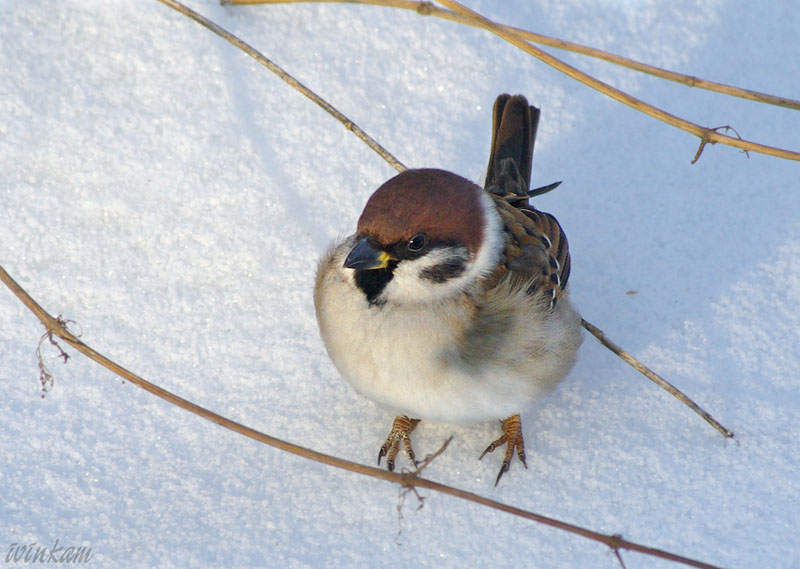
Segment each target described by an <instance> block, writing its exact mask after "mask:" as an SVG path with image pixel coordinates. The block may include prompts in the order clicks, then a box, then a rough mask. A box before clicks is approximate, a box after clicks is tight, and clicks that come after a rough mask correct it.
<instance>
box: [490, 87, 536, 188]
mask: <svg viewBox="0 0 800 569" xmlns="http://www.w3.org/2000/svg"><path fill="white" fill-rule="evenodd" d="M538 126H539V109H537V108H536V107H534V106H531V105H529V104H528V100H527V99H526V98H525V97H523V96H522V95H514V96H511V95H505V94H504V95H500V96H499V97H497V100H496V101H495V103H494V111H493V121H492V151H491V154H490V156H489V167H488V169H487V172H486V183H485V188H486V189H487V191H492V193H498V191H497V190H499V191H500V192H501V193H504V194H508V193H512V194H515V195H518V196H521V197H522V196H525V197H527V191H528V188H529V187H530V183H531V171H532V166H533V145H534V142H535V141H536V129H537V127H538ZM512 163H513V165H512ZM515 178H516V179H515ZM490 188H496V189H494V190H490Z"/></svg>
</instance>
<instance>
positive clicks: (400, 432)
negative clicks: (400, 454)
mask: <svg viewBox="0 0 800 569" xmlns="http://www.w3.org/2000/svg"><path fill="white" fill-rule="evenodd" d="M417 423H419V419H409V418H408V416H406V415H400V416H398V417H395V418H394V422H393V423H392V431H391V432H390V433H389V436H388V437H386V442H385V443H383V446H382V447H381V450H380V452H379V453H378V464H380V463H381V459H382V458H383V457H384V456H385V457H386V468H388V469H389V470H394V458H395V457H396V456H397V451H398V450H399V448H400V442H402V443H403V448H404V449H405V451H406V454H407V455H408V458H410V459H411V462H413V463H414V464H416V463H417V461H416V460H415V458H414V450H413V449H412V448H411V439H410V438H408V434H409V433H410V432H411V431H413V430H414V427H416V426H417Z"/></svg>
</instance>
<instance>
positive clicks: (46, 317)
mask: <svg viewBox="0 0 800 569" xmlns="http://www.w3.org/2000/svg"><path fill="white" fill-rule="evenodd" d="M0 281H2V282H3V283H4V284H5V285H6V286H7V287H8V288H9V289H10V290H11V292H13V293H14V295H15V296H16V297H17V298H18V299H19V300H20V301H21V302H22V303H23V304H24V305H25V306H26V307H27V308H28V309H29V310H30V311H31V312H33V314H34V315H36V317H37V318H38V319H39V320H40V321H41V323H42V324H43V325H44V327H45V334H47V335H48V336H52V335H55V336H57V337H59V338H61V339H62V340H64V342H66V343H67V344H69V345H70V346H72V347H73V348H74V349H76V350H77V351H79V352H80V353H82V354H83V355H85V356H86V357H87V358H89V359H91V360H92V361H94V362H97V363H98V364H100V365H101V366H103V367H105V368H106V369H108V370H110V371H112V372H114V373H115V374H116V375H118V376H120V377H122V378H123V379H125V380H127V381H129V382H130V383H132V384H134V385H136V386H137V387H140V388H142V389H144V390H145V391H147V392H149V393H152V394H153V395H155V396H156V397H159V398H161V399H163V400H164V401H167V402H169V403H172V404H173V405H175V406H177V407H180V408H181V409H184V410H186V411H189V412H190V413H194V414H195V415H198V416H200V417H202V418H204V419H206V420H208V421H211V422H213V423H216V424H218V425H220V426H221V427H224V428H226V429H229V430H231V431H233V432H235V433H239V434H240V435H244V436H246V437H248V438H251V439H253V440H256V441H259V442H261V443H264V444H266V445H268V446H271V447H275V448H277V449H280V450H283V451H286V452H289V453H291V454H294V455H297V456H301V457H303V458H307V459H310V460H314V461H316V462H321V463H323V464H327V465H329V466H333V467H335V468H340V469H342V470H347V471H349V472H355V473H357V474H363V475H365V476H371V477H373V478H379V479H381V480H385V481H387V482H393V483H396V484H400V485H401V486H403V487H405V488H427V489H429V490H434V491H436V492H441V493H442V494H447V495H449V496H453V497H455V498H460V499H462V500H466V501H468V502H473V503H475V504H480V505H482V506H486V507H489V508H493V509H495V510H500V511H502V512H506V513H508V514H512V515H515V516H519V517H521V518H524V519H527V520H531V521H534V522H537V523H540V524H544V525H546V526H549V527H552V528H556V529H559V530H562V531H565V532H568V533H572V534H575V535H579V536H581V537H583V538H586V539H589V540H592V541H596V542H599V543H602V544H605V545H606V546H608V547H609V548H611V550H612V551H614V552H619V550H623V549H624V550H629V551H637V552H639V553H644V554H646V555H650V556H653V557H659V558H661V559H667V560H669V561H674V562H676V563H683V564H684V565H688V566H690V567H698V568H700V569H720V568H719V567H717V566H715V565H710V564H708V563H703V562H702V561H697V560H695V559H691V558H688V557H684V556H682V555H676V554H674V553H670V552H669V551H664V550H661V549H656V548H653V547H648V546H646V545H641V544H639V543H635V542H632V541H628V540H626V539H623V538H622V537H621V536H619V535H606V534H603V533H599V532H596V531H592V530H589V529H586V528H583V527H580V526H576V525H573V524H570V523H567V522H563V521H561V520H557V519H555V518H550V517H548V516H543V515H541V514H536V513H534V512H530V511H528V510H523V509H522V508H517V507H514V506H510V505H508V504H503V503H502V502H498V501H496V500H491V499H489V498H485V497H483V496H480V495H478V494H473V493H472V492H467V491H465V490H460V489H458V488H454V487H452V486H447V485H446V484H441V483H439V482H436V481H434V480H429V479H427V478H420V477H419V476H418V472H420V471H421V468H424V467H425V466H427V465H428V464H429V462H430V460H427V461H423V465H422V466H421V468H420V470H418V471H417V472H405V473H396V472H389V471H388V470H383V469H381V468H375V467H373V466H365V465H363V464H358V463H356V462H351V461H349V460H344V459H342V458H338V457H335V456H331V455H328V454H324V453H321V452H317V451H314V450H311V449H308V448H305V447H302V446H300V445H296V444H294V443H290V442H288V441H284V440H282V439H278V438H276V437H273V436H270V435H268V434H266V433H262V432H260V431H257V430H255V429H252V428H250V427H248V426H246V425H242V424H241V423H237V422H236V421H232V420H231V419H228V418H227V417H223V416H222V415H218V414H217V413H214V412H213V411H210V410H208V409H206V408H205V407H201V406H200V405H197V404H196V403H192V402H191V401H189V400H188V399H184V398H183V397H180V396H178V395H175V394H174V393H171V392H169V391H167V390H166V389H164V388H162V387H159V386H158V385H155V384H154V383H150V382H149V381H147V380H146V379H144V378H143V377H141V376H139V375H136V374H135V373H133V372H132V371H129V370H127V369H125V368H124V367H122V366H120V365H119V364H117V363H116V362H114V361H113V360H111V359H109V358H108V357H106V356H104V355H103V354H101V353H100V352H98V351H96V350H95V349H94V348H92V347H90V346H89V345H87V344H85V343H84V342H82V341H81V340H80V339H79V338H78V337H76V336H75V335H74V334H73V333H72V332H70V331H69V330H68V329H67V327H66V326H65V321H64V320H62V319H61V318H60V317H59V318H53V316H51V315H50V314H49V313H48V312H47V311H46V310H45V309H44V308H42V307H41V305H40V304H39V303H38V302H36V301H35V300H34V299H33V298H32V297H31V296H30V295H29V294H28V293H27V292H26V291H25V290H24V289H23V288H22V287H21V286H20V285H19V284H18V283H17V282H16V281H15V280H14V279H13V278H12V277H11V275H9V274H8V273H7V272H6V270H5V269H4V268H3V267H2V266H0ZM445 446H446V445H445ZM442 450H443V448H442V449H440V452H441V451H442ZM438 454H439V453H436V455H434V457H435V456H437V455H438ZM432 458H433V457H432ZM432 458H431V460H432Z"/></svg>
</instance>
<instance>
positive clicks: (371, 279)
mask: <svg viewBox="0 0 800 569" xmlns="http://www.w3.org/2000/svg"><path fill="white" fill-rule="evenodd" d="M396 267H397V261H389V264H388V265H387V266H386V268H385V269H371V270H361V269H359V270H356V271H355V273H354V275H353V278H354V279H355V281H356V286H357V287H358V288H360V289H361V291H362V292H363V293H364V294H365V295H366V297H367V302H369V303H370V305H372V306H380V305H381V304H383V303H385V302H386V301H385V300H379V299H378V297H379V296H380V294H381V293H382V292H383V289H385V288H386V285H387V284H389V281H391V280H392V278H393V277H394V269H395V268H396Z"/></svg>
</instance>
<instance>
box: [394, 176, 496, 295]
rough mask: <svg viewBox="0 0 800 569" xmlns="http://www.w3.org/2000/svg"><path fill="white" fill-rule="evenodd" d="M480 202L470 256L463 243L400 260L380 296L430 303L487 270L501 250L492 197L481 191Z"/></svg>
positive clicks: (462, 288)
mask: <svg viewBox="0 0 800 569" xmlns="http://www.w3.org/2000/svg"><path fill="white" fill-rule="evenodd" d="M481 200H482V201H483V205H484V209H483V211H484V231H483V240H482V245H481V247H480V248H479V249H478V251H477V253H476V254H474V255H473V256H472V257H470V255H469V252H468V251H467V249H466V248H465V247H463V246H458V247H440V248H436V249H433V250H432V251H431V252H430V253H428V254H427V255H425V256H423V257H420V258H419V259H415V260H413V261H409V260H406V261H402V262H400V263H399V264H398V265H397V268H396V269H395V271H394V278H392V280H391V282H389V284H388V285H387V286H386V289H385V290H384V291H383V293H382V295H381V296H382V298H384V299H386V300H388V301H391V302H398V303H403V304H414V303H420V302H430V301H436V300H441V299H444V298H447V297H450V296H452V295H454V294H457V293H460V292H464V291H466V290H468V289H469V288H470V287H472V286H473V285H474V284H475V283H476V282H478V280H479V279H480V278H481V277H483V276H485V275H487V274H489V273H491V272H492V271H493V270H494V268H495V267H496V265H497V260H498V258H499V256H500V254H501V252H502V249H503V245H504V242H503V232H502V230H501V229H502V225H501V224H502V221H501V219H500V214H499V213H498V212H497V210H496V209H495V206H494V203H493V202H492V198H491V197H489V195H488V194H486V193H485V192H483V193H481Z"/></svg>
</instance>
